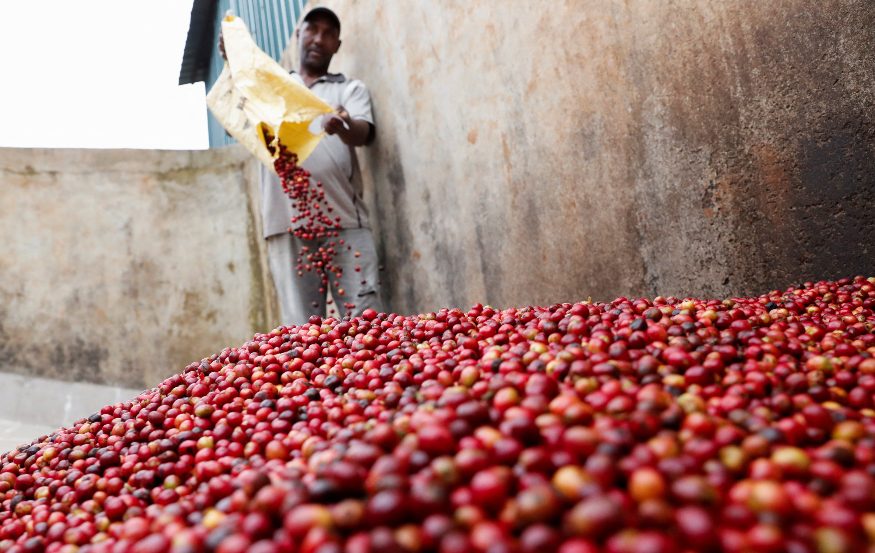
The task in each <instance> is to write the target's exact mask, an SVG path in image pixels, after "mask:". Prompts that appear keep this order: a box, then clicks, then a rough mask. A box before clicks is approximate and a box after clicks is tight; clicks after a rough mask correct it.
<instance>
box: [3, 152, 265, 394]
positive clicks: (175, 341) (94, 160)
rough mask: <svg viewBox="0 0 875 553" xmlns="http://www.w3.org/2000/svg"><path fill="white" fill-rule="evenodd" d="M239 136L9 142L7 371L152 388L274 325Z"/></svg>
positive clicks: (250, 167) (251, 170)
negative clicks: (124, 142)
mask: <svg viewBox="0 0 875 553" xmlns="http://www.w3.org/2000/svg"><path fill="white" fill-rule="evenodd" d="M256 175H257V172H256V166H255V165H254V162H252V161H251V156H250V155H249V154H248V153H246V152H245V151H244V150H242V148H240V147H239V146H233V147H229V148H224V149H221V150H209V151H194V152H171V151H143V150H140V151H131V150H38V149H33V150H31V149H8V148H7V149H0V208H2V211H3V214H2V216H0V371H3V372H8V373H18V374H26V375H29V376H38V377H47V378H56V379H62V380H68V381H90V382H96V383H101V384H109V385H113V386H124V387H128V388H139V389H143V388H144V387H149V386H154V385H155V384H157V383H158V382H160V380H161V379H162V378H164V377H166V376H169V375H172V374H175V373H177V372H179V371H180V370H181V369H182V368H183V367H184V366H185V365H186V364H188V363H190V362H192V361H196V360H199V359H201V358H202V357H204V356H208V355H211V354H212V353H217V352H218V351H220V350H221V349H222V348H223V347H226V346H231V345H238V344H240V343H242V342H243V341H245V340H247V339H249V338H250V337H251V336H252V334H253V333H254V332H256V331H261V332H264V331H267V330H269V329H271V328H274V327H275V325H276V324H277V320H278V316H277V315H276V307H275V306H276V303H275V293H274V291H273V285H272V282H271V280H270V275H269V271H268V269H267V266H266V257H265V255H264V249H263V248H264V241H263V240H262V239H261V232H260V228H261V223H260V220H259V214H258V210H257V203H256V201H255V199H257V197H258V196H257V188H255V187H256V186H257V182H256V181H255V178H256Z"/></svg>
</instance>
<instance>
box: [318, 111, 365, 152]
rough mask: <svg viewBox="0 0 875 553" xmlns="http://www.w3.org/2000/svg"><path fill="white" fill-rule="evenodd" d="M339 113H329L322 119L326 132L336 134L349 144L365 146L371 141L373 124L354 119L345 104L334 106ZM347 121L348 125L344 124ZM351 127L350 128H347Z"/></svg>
mask: <svg viewBox="0 0 875 553" xmlns="http://www.w3.org/2000/svg"><path fill="white" fill-rule="evenodd" d="M332 107H333V108H334V111H336V112H337V115H334V114H328V115H326V116H325V118H324V119H323V120H322V126H323V128H324V129H325V132H326V133H328V134H330V135H333V134H336V135H337V136H339V137H340V139H341V140H343V142H344V144H347V145H349V146H364V145H365V144H367V143H368V142H369V141H370V138H371V132H372V130H371V129H372V126H371V124H370V123H368V122H367V121H364V120H362V119H353V118H352V117H350V116H349V113H348V112H347V111H346V110H345V109H343V106H332ZM344 123H346V126H344ZM347 127H349V128H347Z"/></svg>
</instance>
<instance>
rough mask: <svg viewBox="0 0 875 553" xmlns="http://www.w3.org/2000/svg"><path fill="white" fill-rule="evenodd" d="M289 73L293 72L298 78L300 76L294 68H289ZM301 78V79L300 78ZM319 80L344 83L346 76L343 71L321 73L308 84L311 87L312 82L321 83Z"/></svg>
mask: <svg viewBox="0 0 875 553" xmlns="http://www.w3.org/2000/svg"><path fill="white" fill-rule="evenodd" d="M289 73H291V74H293V75H297V76H298V78H301V76H300V75H298V72H297V71H295V70H294V69H293V70H291V71H289ZM302 80H303V79H302ZM321 82H326V83H344V82H346V76H345V75H344V74H343V73H328V74H326V75H323V76H321V77H319V78H318V79H316V80H315V81H313V84H311V85H310V86H311V87H312V86H313V85H314V84H316V83H321Z"/></svg>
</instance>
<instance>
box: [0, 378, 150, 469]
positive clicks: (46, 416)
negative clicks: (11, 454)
mask: <svg viewBox="0 0 875 553" xmlns="http://www.w3.org/2000/svg"><path fill="white" fill-rule="evenodd" d="M140 392H141V390H134V389H130V388H115V387H111V386H101V385H99V384H86V383H82V382H63V381H60V380H49V379H46V378H35V377H28V376H21V375H17V374H9V373H3V372H0V442H2V441H3V440H4V432H5V430H6V429H7V427H8V425H6V424H4V421H13V422H15V423H23V426H20V427H16V429H14V431H12V430H11V431H10V432H13V433H14V434H15V439H18V437H19V435H20V434H21V435H23V433H24V432H30V431H31V427H37V426H39V427H50V430H49V431H51V430H56V429H58V428H60V427H62V426H66V425H69V424H72V422H73V421H74V420H76V419H78V418H80V417H86V416H88V415H90V414H91V413H93V412H95V411H97V410H98V409H100V408H101V407H103V406H104V405H109V404H112V403H118V402H120V401H128V400H130V399H133V398H135V397H136V396H137V395H139V393H140ZM38 430H43V433H44V429H40V428H34V429H33V431H34V432H36V431H38ZM39 435H40V434H39V433H37V434H34V435H33V436H32V437H31V438H30V439H28V440H27V441H30V440H32V439H33V438H37V437H39ZM18 443H23V442H21V440H19V441H18V442H16V444H14V445H17V444H18ZM2 451H6V450H4V449H3V447H2V443H0V452H2Z"/></svg>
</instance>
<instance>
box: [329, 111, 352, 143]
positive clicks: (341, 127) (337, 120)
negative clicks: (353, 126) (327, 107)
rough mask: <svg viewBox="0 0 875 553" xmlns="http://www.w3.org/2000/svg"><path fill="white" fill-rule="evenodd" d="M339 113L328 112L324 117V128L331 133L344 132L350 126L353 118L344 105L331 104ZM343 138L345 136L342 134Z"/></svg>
mask: <svg viewBox="0 0 875 553" xmlns="http://www.w3.org/2000/svg"><path fill="white" fill-rule="evenodd" d="M331 108H332V109H333V110H334V111H336V112H337V113H336V114H335V113H326V114H325V116H324V117H323V118H322V128H323V129H325V132H326V133H327V134H329V135H333V134H338V133H342V132H343V131H345V130H347V129H349V128H350V123H351V119H350V117H349V113H348V112H347V111H346V110H345V109H343V106H337V105H335V106H331ZM341 138H343V136H341Z"/></svg>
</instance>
